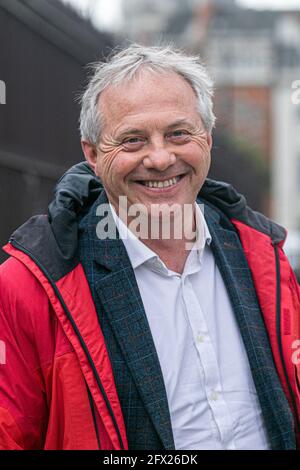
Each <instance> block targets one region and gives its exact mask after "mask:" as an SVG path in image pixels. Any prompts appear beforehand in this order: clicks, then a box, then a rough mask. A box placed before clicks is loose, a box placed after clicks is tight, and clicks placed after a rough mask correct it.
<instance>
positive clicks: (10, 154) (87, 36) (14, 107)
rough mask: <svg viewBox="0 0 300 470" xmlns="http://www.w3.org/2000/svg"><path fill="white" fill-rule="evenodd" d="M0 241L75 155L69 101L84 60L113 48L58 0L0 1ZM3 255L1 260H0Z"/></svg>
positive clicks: (41, 204) (42, 203)
mask: <svg viewBox="0 0 300 470" xmlns="http://www.w3.org/2000/svg"><path fill="white" fill-rule="evenodd" d="M0 44H1V54H0V79H1V80H2V81H3V82H4V83H5V84H6V104H5V105H0V213H1V224H0V243H1V246H2V245H3V244H4V243H5V242H6V241H7V239H8V237H9V235H10V234H11V232H12V231H13V230H14V229H15V228H16V227H17V226H18V225H20V224H21V223H23V222H24V221H25V220H26V219H27V218H28V217H30V216H31V215H33V214H35V213H40V212H45V211H46V209H47V204H48V201H49V199H50V198H51V194H52V190H53V186H54V183H55V181H56V180H57V179H58V177H59V176H60V175H61V174H62V173H63V172H64V170H65V169H66V168H67V167H69V166H71V165H72V164H74V163H76V162H78V161H80V160H82V158H83V156H82V152H81V147H80V141H79V133H78V115H79V107H78V105H77V104H76V103H75V98H76V94H78V93H79V92H80V91H81V90H82V88H83V85H84V82H85V79H86V70H85V65H86V64H87V63H89V62H91V61H94V60H96V59H100V58H101V57H102V56H103V54H107V52H108V51H109V50H110V49H111V47H112V46H113V40H112V37H111V36H110V35H108V34H103V33H99V32H98V31H96V30H94V29H93V28H92V26H91V24H90V23H89V22H88V21H86V20H84V19H82V18H80V17H79V16H78V15H77V14H76V13H75V12H73V11H72V10H71V9H69V8H67V7H65V6H64V5H63V4H62V3H61V2H60V1H58V0H38V1H36V0H0ZM3 256H4V255H3V253H1V254H0V259H3Z"/></svg>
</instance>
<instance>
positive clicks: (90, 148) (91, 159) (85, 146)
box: [81, 140, 97, 173]
mask: <svg viewBox="0 0 300 470" xmlns="http://www.w3.org/2000/svg"><path fill="white" fill-rule="evenodd" d="M81 148H82V151H83V153H84V156H85V159H86V161H87V162H88V164H89V165H90V166H91V168H92V169H93V170H94V173H96V165H97V150H96V147H95V145H93V144H90V143H89V142H86V141H85V140H82V141H81Z"/></svg>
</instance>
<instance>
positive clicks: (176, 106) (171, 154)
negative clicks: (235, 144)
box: [83, 72, 211, 213]
mask: <svg viewBox="0 0 300 470" xmlns="http://www.w3.org/2000/svg"><path fill="white" fill-rule="evenodd" d="M98 106H100V108H101V114H102V116H103V123H102V132H101V137H100V141H99V144H98V146H97V153H96V154H95V153H94V154H92V150H91V146H89V144H85V143H83V149H84V152H85V155H86V158H87V160H88V161H89V162H90V163H91V164H92V166H93V168H94V171H95V173H96V175H97V176H99V178H100V179H101V181H102V183H103V186H104V188H105V190H106V192H107V195H108V198H109V200H110V202H111V203H112V204H113V205H114V206H115V208H116V210H117V212H118V202H119V196H126V197H127V205H128V207H129V206H131V205H132V204H134V203H142V204H144V205H145V206H146V208H147V211H148V212H149V211H150V207H151V204H168V205H171V204H174V203H176V204H180V205H183V204H192V203H193V202H194V201H195V199H196V197H197V193H198V192H199V190H200V188H201V186H202V184H203V183H204V180H205V178H206V176H207V173H208V170H209V166H210V149H211V136H210V134H208V133H207V132H206V131H205V129H204V126H203V123H202V120H201V118H200V116H199V113H198V112H197V99H196V95H195V93H194V91H193V89H192V88H191V86H190V85H189V84H188V83H187V82H186V81H185V80H184V79H183V78H182V77H180V76H179V75H177V74H175V73H164V74H157V73H152V74H151V73H149V72H142V73H141V74H140V75H139V76H138V77H137V78H135V79H133V80H132V81H130V82H129V83H125V84H122V85H118V86H110V87H108V88H107V89H106V90H105V91H104V92H103V93H102V94H101V96H100V99H99V103H98ZM92 155H94V156H92ZM149 213H150V212H149Z"/></svg>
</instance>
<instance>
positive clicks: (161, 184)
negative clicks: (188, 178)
mask: <svg viewBox="0 0 300 470" xmlns="http://www.w3.org/2000/svg"><path fill="white" fill-rule="evenodd" d="M183 176H184V175H178V176H175V177H173V178H169V179H166V180H163V181H161V180H148V181H138V183H140V184H142V185H143V186H146V187H147V188H154V189H163V188H170V187H172V186H175V185H176V184H177V183H178V182H179V181H180V180H181V178H182V177H183Z"/></svg>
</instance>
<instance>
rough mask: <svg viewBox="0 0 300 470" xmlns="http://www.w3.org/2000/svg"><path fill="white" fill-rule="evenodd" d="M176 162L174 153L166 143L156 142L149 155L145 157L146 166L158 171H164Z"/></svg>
mask: <svg viewBox="0 0 300 470" xmlns="http://www.w3.org/2000/svg"><path fill="white" fill-rule="evenodd" d="M175 162H176V157H175V155H174V153H172V152H169V150H168V149H167V148H166V147H165V146H164V144H159V145H158V144H156V145H153V146H152V147H151V149H149V151H148V153H147V155H146V156H145V157H144V159H143V164H144V166H145V167H146V168H147V169H148V168H152V169H154V170H158V171H164V170H166V169H167V168H169V166H171V165H173V164H174V163H175Z"/></svg>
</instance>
